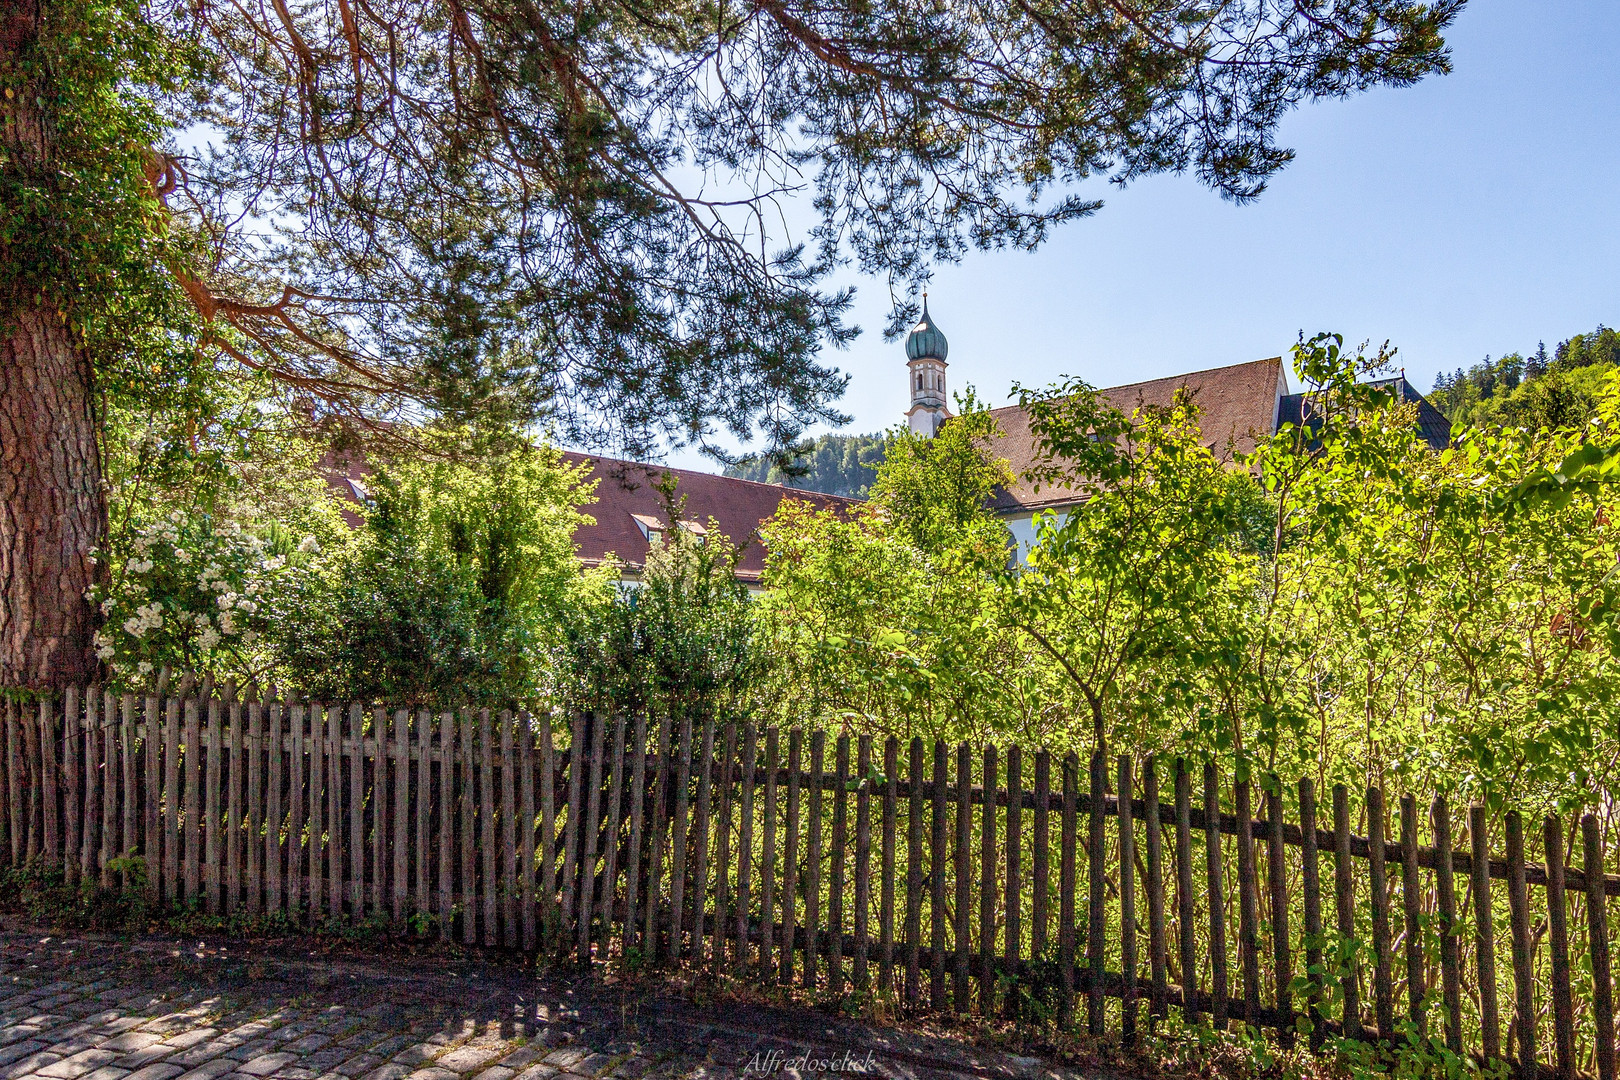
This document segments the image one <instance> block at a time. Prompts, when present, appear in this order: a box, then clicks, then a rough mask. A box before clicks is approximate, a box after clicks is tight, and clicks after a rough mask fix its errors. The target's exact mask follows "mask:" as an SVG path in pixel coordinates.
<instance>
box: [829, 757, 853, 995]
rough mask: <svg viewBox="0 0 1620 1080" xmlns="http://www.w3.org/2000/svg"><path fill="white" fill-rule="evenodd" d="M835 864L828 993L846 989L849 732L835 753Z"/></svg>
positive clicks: (837, 992) (831, 906)
mask: <svg viewBox="0 0 1620 1080" xmlns="http://www.w3.org/2000/svg"><path fill="white" fill-rule="evenodd" d="M833 773H834V778H833V792H832V796H833V800H832V852H831V855H832V858H831V859H830V860H829V861H830V862H831V864H832V867H831V870H832V872H831V875H830V876H829V878H828V881H827V994H828V996H829V997H837V996H838V995H839V994H841V993H843V989H844V985H843V984H844V855H845V851H844V845H845V844H846V843H847V842H848V840H849V733H848V732H840V733H839V735H838V741H837V743H836V744H835V749H834V752H833Z"/></svg>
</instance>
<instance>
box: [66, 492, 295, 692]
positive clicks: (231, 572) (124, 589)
mask: <svg viewBox="0 0 1620 1080" xmlns="http://www.w3.org/2000/svg"><path fill="white" fill-rule="evenodd" d="M267 534H268V535H269V537H270V539H269V540H268V541H267V540H266V539H265V536H263V535H260V534H259V533H255V532H252V531H249V530H247V529H244V528H243V527H242V525H241V523H240V522H236V521H220V520H218V519H216V518H215V517H213V516H212V515H208V514H195V515H190V516H188V515H185V514H182V513H180V512H179V511H173V512H171V513H170V514H169V515H168V516H167V517H166V518H160V519H158V520H157V521H154V522H152V523H151V524H149V525H147V526H145V527H141V528H138V529H136V530H135V535H134V538H133V539H132V540H131V541H130V544H129V550H128V553H127V555H126V556H125V557H124V558H122V559H120V560H119V561H118V562H117V563H116V564H115V566H114V567H113V572H112V574H111V575H110V580H109V581H108V583H107V584H106V585H103V586H97V587H95V588H94V590H93V591H92V594H91V599H92V600H93V601H95V602H96V603H97V604H99V605H100V608H101V613H102V615H103V617H104V618H105V620H106V622H105V625H104V626H103V628H102V630H101V631H99V632H98V633H97V635H96V645H97V655H98V656H100V658H101V659H102V661H103V662H105V663H106V664H107V665H108V667H109V668H110V669H111V671H112V672H113V675H114V677H115V679H117V680H118V681H119V682H121V683H123V684H125V685H139V684H144V683H148V682H150V681H151V679H152V677H153V675H154V673H155V672H156V671H159V670H161V669H162V668H164V667H170V668H175V669H178V670H182V671H204V672H210V673H216V674H231V675H238V676H248V675H250V674H251V673H252V672H253V670H254V668H255V658H256V656H257V655H258V654H259V652H260V649H259V647H258V646H259V643H260V640H261V638H262V637H263V636H264V631H265V628H266V626H267V625H268V623H267V621H266V619H265V615H264V611H263V610H262V609H263V607H264V605H265V604H266V603H267V601H268V600H269V598H270V597H272V596H274V595H276V594H277V592H278V591H279V590H281V589H282V588H284V587H285V585H286V582H287V580H288V577H289V575H290V573H291V568H292V566H293V565H294V563H295V562H296V561H298V560H300V559H304V558H307V557H309V556H311V555H313V554H315V553H317V552H318V551H319V550H320V545H319V544H318V542H317V541H316V540H315V538H314V536H306V537H304V538H303V539H302V540H300V541H298V542H297V543H293V542H292V541H291V540H290V539H289V538H288V537H287V536H286V535H285V533H284V531H281V530H273V529H272V530H267Z"/></svg>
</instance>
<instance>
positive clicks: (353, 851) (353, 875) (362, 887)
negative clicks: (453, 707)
mask: <svg viewBox="0 0 1620 1080" xmlns="http://www.w3.org/2000/svg"><path fill="white" fill-rule="evenodd" d="M365 725H366V714H365V710H364V709H363V708H361V706H360V703H359V702H354V703H353V704H351V705H350V706H349V738H350V744H351V746H352V749H351V751H350V754H349V877H350V879H351V880H350V882H349V907H350V910H351V911H352V912H354V917H355V918H356V919H359V918H360V917H361V916H362V915H363V914H364V913H365V908H366V817H365V814H366V747H365ZM445 742H446V743H447V744H448V742H449V740H448V739H446V740H445ZM446 761H447V762H448V759H446ZM445 767H446V768H447V769H448V768H449V765H448V764H446V766H445ZM444 832H445V839H446V841H448V840H449V833H450V828H449V824H448V822H447V823H446V824H445V827H444ZM444 932H445V934H446V936H448V935H449V933H450V915H449V910H448V905H447V906H446V911H445V916H444Z"/></svg>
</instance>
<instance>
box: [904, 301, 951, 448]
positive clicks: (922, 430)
mask: <svg viewBox="0 0 1620 1080" xmlns="http://www.w3.org/2000/svg"><path fill="white" fill-rule="evenodd" d="M949 353H950V345H949V343H947V342H946V340H945V335H944V334H942V333H940V332H939V328H938V327H936V326H935V325H934V320H933V319H931V318H930V317H929V315H928V294H927V293H923V312H922V320H921V321H920V322H918V323H917V325H916V326H915V327H914V328H913V329H912V331H911V334H910V336H909V337H907V338H906V368H907V374H908V377H909V378H910V380H911V408H910V410H909V411H907V413H906V423H907V425H908V426H909V427H910V428H911V430H912V431H913V432H915V433H916V434H918V435H921V436H923V437H924V438H929V439H931V438H933V437H934V433H935V432H937V431H938V430H939V428H940V425H941V424H943V423H944V422H945V421H946V420H949V419H950V416H951V411H950V408H949V401H950V399H949V398H948V397H947V396H946V394H945V367H946V364H945V357H946V356H947V355H948V354H949Z"/></svg>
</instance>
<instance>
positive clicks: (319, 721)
mask: <svg viewBox="0 0 1620 1080" xmlns="http://www.w3.org/2000/svg"><path fill="white" fill-rule="evenodd" d="M325 730H326V707H325V706H324V705H321V704H315V705H312V706H310V710H309V737H308V739H307V741H306V742H305V743H304V746H305V748H306V749H307V750H308V752H309V921H310V924H311V925H315V924H316V923H319V922H320V919H321V906H322V905H323V904H324V903H325V902H326V874H325V866H324V862H325V859H326V822H327V816H326V788H327V783H326V738H325Z"/></svg>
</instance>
